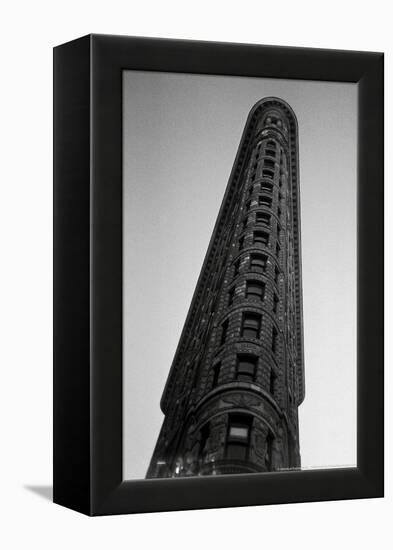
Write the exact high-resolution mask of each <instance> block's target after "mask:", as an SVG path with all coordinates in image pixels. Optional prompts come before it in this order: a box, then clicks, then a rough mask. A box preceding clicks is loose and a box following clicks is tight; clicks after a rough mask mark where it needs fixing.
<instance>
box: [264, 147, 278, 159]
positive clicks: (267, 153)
mask: <svg viewBox="0 0 393 550" xmlns="http://www.w3.org/2000/svg"><path fill="white" fill-rule="evenodd" d="M265 155H269V156H271V157H275V156H276V151H274V150H273V149H265Z"/></svg>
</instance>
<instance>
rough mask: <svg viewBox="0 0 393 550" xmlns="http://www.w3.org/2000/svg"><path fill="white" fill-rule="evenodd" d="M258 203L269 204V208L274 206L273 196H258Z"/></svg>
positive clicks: (260, 204) (261, 204)
mask: <svg viewBox="0 0 393 550" xmlns="http://www.w3.org/2000/svg"><path fill="white" fill-rule="evenodd" d="M258 205H259V206H267V207H268V208H271V207H272V198H271V197H266V196H265V195H260V196H259V197H258Z"/></svg>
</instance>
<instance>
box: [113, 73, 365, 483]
mask: <svg viewBox="0 0 393 550" xmlns="http://www.w3.org/2000/svg"><path fill="white" fill-rule="evenodd" d="M356 113H357V86H356V85H355V84H342V83H326V82H311V81H294V80H279V79H261V78H248V77H247V78H243V77H227V76H207V75H191V74H174V73H154V72H142V71H124V74H123V131H124V135H123V292H124V298H123V299H124V303H123V346H124V347H123V369H124V373H123V374H124V377H123V379H124V393H123V430H124V433H123V450H124V451H123V454H124V478H125V479H141V478H149V479H154V478H168V477H181V476H209V475H228V474H242V473H263V472H271V471H284V470H292V469H293V470H298V469H300V468H301V469H310V468H332V467H343V466H344V467H348V466H353V465H356V181H357V173H356V164H357V159H356V154H357V153H356V150H357V140H356V133H357V119H356Z"/></svg>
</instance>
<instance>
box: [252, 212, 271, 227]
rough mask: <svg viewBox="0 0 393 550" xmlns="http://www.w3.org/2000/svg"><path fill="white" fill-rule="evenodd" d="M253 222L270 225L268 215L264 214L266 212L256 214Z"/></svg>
mask: <svg viewBox="0 0 393 550" xmlns="http://www.w3.org/2000/svg"><path fill="white" fill-rule="evenodd" d="M255 222H256V223H262V224H264V225H270V214H266V212H257V213H256V215H255Z"/></svg>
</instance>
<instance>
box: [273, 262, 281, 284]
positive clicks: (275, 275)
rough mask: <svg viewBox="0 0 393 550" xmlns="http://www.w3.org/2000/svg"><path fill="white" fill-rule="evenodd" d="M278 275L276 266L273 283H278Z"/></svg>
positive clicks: (278, 271)
mask: <svg viewBox="0 0 393 550" xmlns="http://www.w3.org/2000/svg"><path fill="white" fill-rule="evenodd" d="M279 275H280V270H279V269H278V267H277V266H275V268H274V282H275V283H276V284H277V283H278V277H279Z"/></svg>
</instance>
